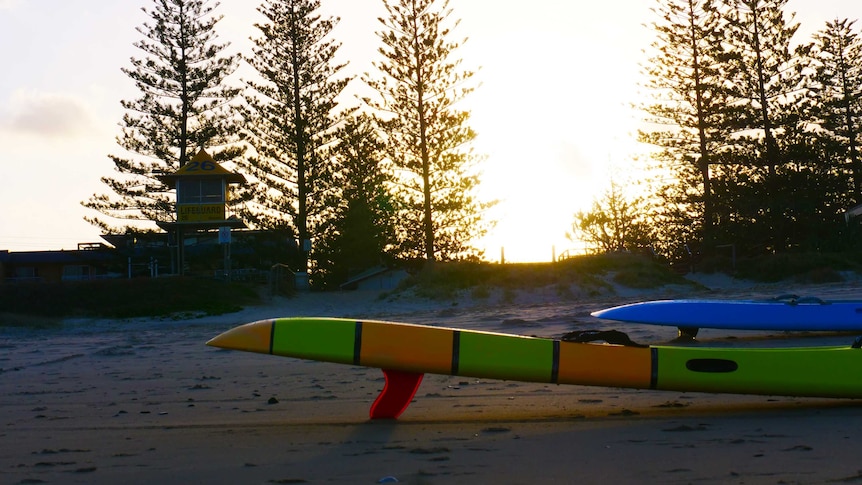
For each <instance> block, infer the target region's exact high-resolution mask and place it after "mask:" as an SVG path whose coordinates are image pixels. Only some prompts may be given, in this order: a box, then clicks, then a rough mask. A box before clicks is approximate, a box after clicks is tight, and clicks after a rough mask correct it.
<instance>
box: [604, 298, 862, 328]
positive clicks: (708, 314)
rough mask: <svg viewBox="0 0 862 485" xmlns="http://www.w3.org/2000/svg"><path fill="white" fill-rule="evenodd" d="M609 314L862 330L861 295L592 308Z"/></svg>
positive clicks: (665, 321) (673, 321)
mask: <svg viewBox="0 0 862 485" xmlns="http://www.w3.org/2000/svg"><path fill="white" fill-rule="evenodd" d="M592 315H593V316H594V317H597V318H601V319H605V320H616V321H620V322H627V323H644V324H649V325H665V326H673V327H678V328H679V329H680V334H681V335H683V334H691V335H690V336H694V335H693V334H692V331H693V332H694V334H696V332H697V329H699V328H716V329H732V330H779V331H852V330H862V301H851V300H834V301H828V300H820V299H818V298H799V297H795V296H792V295H791V296H784V297H778V298H776V299H772V300H708V299H687V300H656V301H645V302H641V303H632V304H629V305H622V306H617V307H613V308H608V309H605V310H599V311H596V312H593V313H592Z"/></svg>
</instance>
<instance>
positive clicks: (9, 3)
mask: <svg viewBox="0 0 862 485" xmlns="http://www.w3.org/2000/svg"><path fill="white" fill-rule="evenodd" d="M18 5H21V0H0V10H12V9H13V8H15V7H17V6H18Z"/></svg>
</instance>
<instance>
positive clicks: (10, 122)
mask: <svg viewBox="0 0 862 485" xmlns="http://www.w3.org/2000/svg"><path fill="white" fill-rule="evenodd" d="M0 1H3V0H0ZM10 105H11V108H12V109H11V112H10V113H9V114H7V115H6V116H4V117H3V118H4V119H3V120H2V126H3V128H4V129H5V130H8V131H13V132H16V133H21V134H31V135H39V136H50V137H65V136H74V135H80V134H85V133H87V132H89V131H90V130H92V127H93V120H92V116H91V114H90V111H89V109H88V108H87V106H86V104H84V103H83V102H82V101H81V100H79V99H77V98H74V97H71V96H67V95H61V94H51V93H34V92H21V91H19V92H17V93H15V95H14V96H13V99H12V101H11V102H10Z"/></svg>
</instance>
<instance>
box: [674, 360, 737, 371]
mask: <svg viewBox="0 0 862 485" xmlns="http://www.w3.org/2000/svg"><path fill="white" fill-rule="evenodd" d="M685 368H686V369H688V370H690V371H692V372H709V373H725V372H734V371H735V370H736V369H738V368H739V365H738V364H737V363H736V362H735V361H732V360H727V359H691V360H688V361H686V363H685Z"/></svg>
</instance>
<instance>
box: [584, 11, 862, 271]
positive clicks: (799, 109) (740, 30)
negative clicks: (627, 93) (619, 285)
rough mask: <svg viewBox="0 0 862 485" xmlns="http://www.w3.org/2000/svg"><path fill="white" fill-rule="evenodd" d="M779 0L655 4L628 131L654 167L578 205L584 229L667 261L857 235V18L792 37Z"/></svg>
mask: <svg viewBox="0 0 862 485" xmlns="http://www.w3.org/2000/svg"><path fill="white" fill-rule="evenodd" d="M786 6H787V0H659V1H658V2H657V6H656V7H655V8H654V9H653V10H654V12H655V14H656V16H657V19H658V20H656V21H655V22H654V23H652V24H651V25H650V27H651V29H652V30H654V32H655V41H654V43H653V44H652V46H651V47H652V49H651V55H650V57H649V59H648V61H647V62H646V63H645V64H644V66H643V71H644V73H645V75H646V77H645V79H646V83H645V88H646V90H647V92H648V93H649V94H650V96H651V98H650V100H649V101H648V102H646V103H644V104H643V105H642V106H641V109H642V110H643V111H644V112H645V113H646V115H647V116H646V119H645V121H646V122H647V123H648V128H647V129H644V130H642V131H641V132H640V133H639V139H640V141H642V142H644V143H647V144H649V145H652V146H653V147H654V148H655V149H656V150H655V152H654V154H653V157H652V162H653V164H652V166H651V169H652V172H651V173H653V174H654V175H655V177H654V180H652V181H651V183H650V184H649V190H647V191H645V192H646V193H647V194H648V195H646V196H645V197H644V198H643V199H637V200H634V201H632V200H625V201H621V200H620V198H621V197H622V196H621V194H619V193H618V192H614V191H613V190H612V191H609V193H608V194H607V195H606V197H605V199H604V200H602V201H599V202H597V203H596V206H594V208H593V210H592V211H591V212H588V213H581V214H579V215H578V216H577V217H576V226H577V228H578V229H579V230H580V231H581V233H582V234H583V235H585V238H586V239H587V240H589V241H592V242H594V243H597V244H598V245H599V246H600V247H601V248H602V249H631V248H632V247H643V246H650V247H652V248H653V250H655V251H656V252H658V253H660V254H662V255H664V256H666V257H668V258H669V259H671V260H673V259H680V258H685V257H687V254H688V252H689V251H692V252H699V253H702V254H704V255H714V254H728V255H729V254H730V250H729V248H731V247H732V248H734V249H735V250H736V252H737V254H738V255H743V256H745V255H750V256H755V255H759V254H772V253H777V252H790V251H843V250H847V249H851V248H856V247H858V246H859V237H858V236H859V231H858V224H847V223H846V221H845V217H844V213H845V211H847V210H848V209H849V208H851V207H852V206H854V205H856V204H858V203H860V202H862V198H860V197H862V196H860V184H862V170H860V159H859V156H860V155H859V149H858V146H857V145H858V142H859V136H860V130H862V126H860V121H862V119H860V117H862V51H860V48H862V42H860V39H859V30H858V28H857V27H856V26H855V23H854V21H850V20H847V19H843V20H842V19H835V20H832V21H829V22H826V24H825V25H824V26H823V27H822V28H821V29H820V30H819V31H817V32H816V34H814V36H813V38H812V39H809V40H800V39H798V38H796V37H797V36H796V32H797V30H798V28H799V26H800V24H799V23H797V22H795V20H794V19H795V16H794V14H793V13H792V12H790V11H788V10H787V8H786ZM623 202H625V204H623ZM618 207H625V208H626V211H625V212H622V213H620V212H619V211H618V210H616V209H615V208H618ZM612 223H613V224H615V226H614V225H613V224H612ZM615 228H616V229H615Z"/></svg>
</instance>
